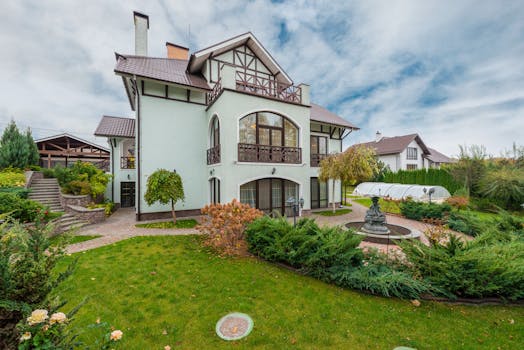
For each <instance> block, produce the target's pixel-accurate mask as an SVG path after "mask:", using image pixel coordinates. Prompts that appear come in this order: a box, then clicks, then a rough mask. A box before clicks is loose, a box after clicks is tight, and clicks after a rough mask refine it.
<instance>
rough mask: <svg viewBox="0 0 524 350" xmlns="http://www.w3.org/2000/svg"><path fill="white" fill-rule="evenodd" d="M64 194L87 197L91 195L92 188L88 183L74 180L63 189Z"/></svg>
mask: <svg viewBox="0 0 524 350" xmlns="http://www.w3.org/2000/svg"><path fill="white" fill-rule="evenodd" d="M62 190H63V192H64V193H67V194H73V195H75V196H78V195H86V194H90V193H91V186H90V185H89V182H87V181H80V180H73V181H70V182H68V183H67V184H65V186H64V187H62Z"/></svg>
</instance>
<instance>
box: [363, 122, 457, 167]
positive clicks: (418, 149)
mask: <svg viewBox="0 0 524 350" xmlns="http://www.w3.org/2000/svg"><path fill="white" fill-rule="evenodd" d="M358 145H363V146H368V147H372V148H374V149H375V152H376V153H377V156H378V159H380V160H381V161H382V162H384V163H385V164H386V165H387V166H388V167H389V169H390V170H391V171H393V172H396V171H398V170H416V169H428V168H439V167H440V166H441V165H442V164H446V163H451V162H452V161H453V160H452V159H451V158H449V157H448V156H446V155H444V154H442V153H440V152H438V151H436V150H434V149H432V148H429V147H427V146H426V144H425V143H424V141H422V139H421V138H420V136H419V135H418V134H409V135H403V136H394V137H386V136H382V134H381V133H380V132H378V131H377V134H376V138H375V141H371V142H365V143H360V144H358Z"/></svg>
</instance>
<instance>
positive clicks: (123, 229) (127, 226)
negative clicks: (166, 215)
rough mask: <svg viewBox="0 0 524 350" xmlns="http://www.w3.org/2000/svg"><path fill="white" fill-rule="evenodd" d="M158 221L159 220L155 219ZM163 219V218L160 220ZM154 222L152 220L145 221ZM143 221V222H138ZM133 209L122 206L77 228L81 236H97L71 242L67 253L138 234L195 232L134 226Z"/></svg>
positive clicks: (183, 233) (96, 246)
mask: <svg viewBox="0 0 524 350" xmlns="http://www.w3.org/2000/svg"><path fill="white" fill-rule="evenodd" d="M156 221H159V220H156ZM160 221H164V220H160ZM147 222H154V221H147ZM140 223H143V222H140ZM135 224H137V222H136V221H135V211H134V209H133V208H122V209H119V210H117V211H116V212H115V213H114V214H113V215H111V216H110V217H109V218H107V220H106V221H104V222H102V223H99V224H95V225H89V226H86V227H83V228H81V229H79V230H78V231H77V232H76V234H77V235H81V236H91V235H93V236H94V235H97V236H102V237H99V238H95V239H91V240H89V241H85V242H80V243H76V244H71V245H70V246H68V247H67V249H66V251H67V253H78V252H82V251H85V250H89V249H94V248H98V247H102V246H105V245H108V244H111V243H115V242H118V241H121V240H124V239H128V238H131V237H138V236H176V235H192V234H197V233H198V230H196V229H194V228H193V229H174V228H173V229H155V228H138V227H135Z"/></svg>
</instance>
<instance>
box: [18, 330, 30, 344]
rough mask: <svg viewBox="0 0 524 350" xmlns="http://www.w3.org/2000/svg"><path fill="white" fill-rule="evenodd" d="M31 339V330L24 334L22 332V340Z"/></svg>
mask: <svg viewBox="0 0 524 350" xmlns="http://www.w3.org/2000/svg"><path fill="white" fill-rule="evenodd" d="M29 339H31V332H25V333H24V334H22V336H21V337H20V341H21V342H22V341H25V340H29Z"/></svg>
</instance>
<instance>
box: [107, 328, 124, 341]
mask: <svg viewBox="0 0 524 350" xmlns="http://www.w3.org/2000/svg"><path fill="white" fill-rule="evenodd" d="M123 334H124V333H122V331H121V330H118V329H117V330H116V331H112V332H111V335H110V337H109V339H110V340H114V341H117V340H120V339H122V335H123Z"/></svg>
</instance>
